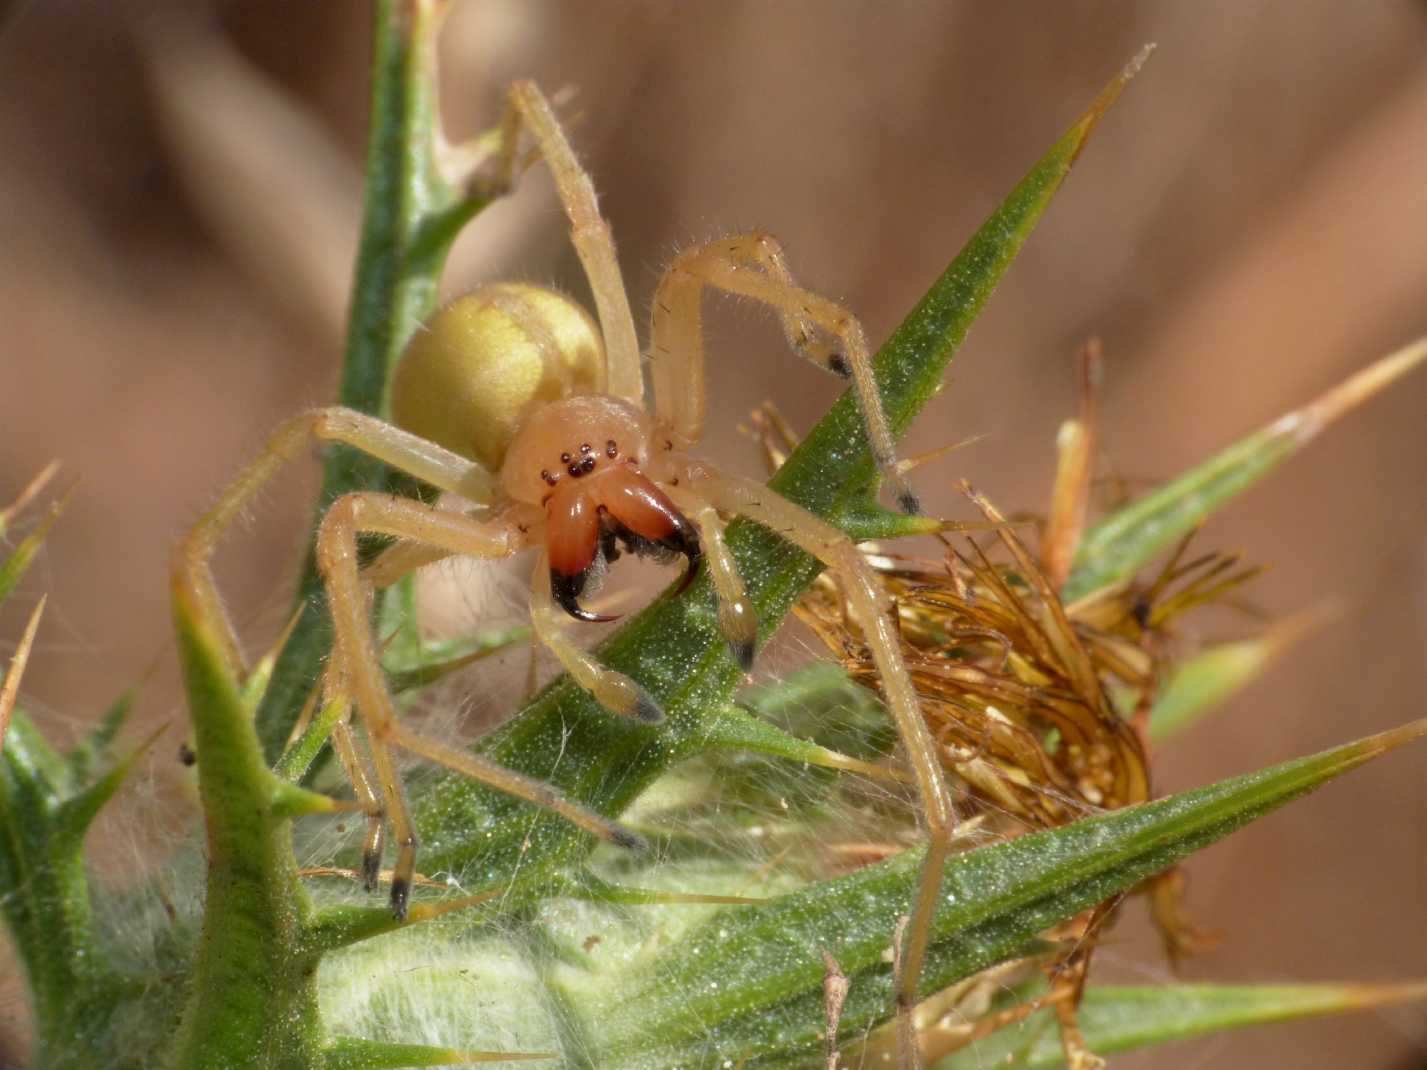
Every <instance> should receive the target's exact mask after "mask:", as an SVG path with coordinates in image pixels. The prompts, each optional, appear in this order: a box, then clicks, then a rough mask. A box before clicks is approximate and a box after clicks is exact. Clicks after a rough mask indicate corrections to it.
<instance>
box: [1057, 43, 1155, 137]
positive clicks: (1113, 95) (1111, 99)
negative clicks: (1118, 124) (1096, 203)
mask: <svg viewBox="0 0 1427 1070" xmlns="http://www.w3.org/2000/svg"><path fill="white" fill-rule="evenodd" d="M1157 47H1158V46H1157V45H1156V44H1155V43H1154V42H1153V41H1151V42H1148V43H1146V44H1145V45H1144V46H1143V47H1142V48H1141V49H1140V50H1139V51H1138V52H1136V53H1135V56H1134V58H1133V59H1131V60H1130V62H1129V63H1127V64H1125V66H1124V68H1123V69H1122V70H1121V71H1120V73H1119V74H1118V75H1117V76H1116V77H1115V79H1114V81H1112V82H1111V83H1110V84H1109V85H1107V86H1106V87H1105V88H1104V89H1102V90H1101V91H1100V95H1099V96H1098V97H1096V98H1095V101H1094V103H1093V104H1091V105H1090V107H1089V108H1088V109H1086V112H1085V114H1084V115H1083V116H1082V117H1081V119H1080V121H1079V122H1078V123H1076V124H1075V126H1073V127H1071V133H1072V134H1073V133H1075V132H1076V131H1080V136H1079V138H1078V139H1077V140H1076V144H1075V149H1074V151H1073V152H1072V154H1071V156H1070V163H1071V164H1074V163H1075V161H1076V160H1078V159H1079V158H1080V153H1081V152H1082V151H1083V150H1084V148H1085V143H1086V142H1087V141H1088V140H1089V138H1090V132H1091V131H1092V130H1094V129H1095V125H1096V124H1097V123H1098V122H1099V121H1100V119H1101V117H1102V116H1104V114H1105V113H1106V112H1107V111H1109V110H1110V106H1111V105H1112V104H1114V103H1115V101H1117V100H1119V99H1120V94H1121V93H1123V92H1124V91H1125V86H1127V85H1129V84H1130V79H1131V78H1133V77H1134V76H1135V75H1137V74H1139V73H1140V68H1141V67H1143V66H1144V65H1145V64H1146V63H1148V62H1149V58H1150V53H1152V52H1153V51H1154V50H1155V49H1156V48H1157ZM1069 136H1070V135H1069V134H1067V138H1068V137H1069Z"/></svg>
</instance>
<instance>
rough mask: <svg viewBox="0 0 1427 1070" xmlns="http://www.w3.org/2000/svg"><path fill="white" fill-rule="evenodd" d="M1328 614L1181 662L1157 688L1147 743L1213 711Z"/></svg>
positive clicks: (1298, 619) (1292, 621) (1306, 616)
mask: <svg viewBox="0 0 1427 1070" xmlns="http://www.w3.org/2000/svg"><path fill="white" fill-rule="evenodd" d="M1330 615H1331V610H1329V609H1323V610H1317V611H1309V612H1307V613H1300V614H1298V615H1297V616H1294V617H1290V618H1288V619H1287V620H1283V621H1280V622H1279V623H1278V624H1276V625H1274V626H1273V627H1272V628H1270V629H1269V630H1268V631H1267V632H1266V633H1265V634H1263V635H1260V636H1256V637H1254V638H1252V639H1244V640H1240V641H1239V642H1236V643H1222V644H1220V645H1218V646H1214V647H1210V648H1209V649H1208V650H1205V651H1202V652H1201V653H1199V654H1196V655H1194V656H1193V657H1191V658H1187V659H1186V660H1184V661H1182V662H1180V663H1179V664H1178V665H1177V666H1175V667H1174V669H1173V671H1172V672H1171V673H1170V674H1169V677H1168V679H1166V680H1165V682H1164V683H1163V684H1162V685H1161V686H1160V689H1159V693H1158V694H1157V695H1156V696H1155V700H1154V705H1153V706H1152V707H1151V708H1150V716H1149V724H1148V731H1149V736H1150V740H1151V741H1152V742H1155V743H1162V742H1163V741H1164V740H1166V739H1169V738H1170V737H1171V736H1173V735H1176V734H1177V733H1179V732H1182V731H1183V730H1184V729H1186V728H1188V727H1189V726H1190V725H1192V724H1194V723H1195V722H1197V721H1198V720H1199V719H1200V718H1202V717H1203V716H1204V715H1205V714H1208V713H1211V712H1213V710H1214V709H1215V708H1216V707H1217V706H1218V705H1219V704H1220V703H1222V702H1223V701H1225V700H1226V699H1227V698H1229V697H1230V696H1231V695H1233V694H1234V693H1235V692H1237V691H1239V690H1240V689H1241V688H1244V687H1246V686H1248V685H1249V684H1250V683H1252V682H1253V681H1254V680H1256V679H1258V677H1259V676H1260V675H1262V674H1263V672H1264V671H1265V670H1266V669H1268V668H1269V666H1270V665H1272V664H1273V663H1274V661H1275V660H1277V658H1278V656H1279V655H1280V654H1282V653H1283V652H1284V651H1285V650H1287V649H1288V648H1289V647H1290V646H1292V645H1293V644H1294V643H1295V642H1297V641H1298V640H1299V639H1301V638H1302V637H1303V636H1304V635H1306V634H1307V633H1308V632H1310V631H1312V630H1313V629H1315V628H1316V627H1318V626H1319V625H1321V624H1322V623H1323V621H1324V620H1326V619H1327V618H1328V617H1329V616H1330Z"/></svg>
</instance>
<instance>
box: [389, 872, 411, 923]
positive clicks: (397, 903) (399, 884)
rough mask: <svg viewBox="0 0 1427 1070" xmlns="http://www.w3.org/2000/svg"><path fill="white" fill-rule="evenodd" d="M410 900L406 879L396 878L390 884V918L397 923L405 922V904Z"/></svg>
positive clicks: (409, 888)
mask: <svg viewBox="0 0 1427 1070" xmlns="http://www.w3.org/2000/svg"><path fill="white" fill-rule="evenodd" d="M410 898H411V886H410V885H409V884H407V883H406V878H404V877H396V878H394V879H393V880H392V882H391V916H392V917H393V918H395V919H396V920H397V921H405V920H406V903H407V900H409V899H410Z"/></svg>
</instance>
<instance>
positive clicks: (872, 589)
mask: <svg viewBox="0 0 1427 1070" xmlns="http://www.w3.org/2000/svg"><path fill="white" fill-rule="evenodd" d="M675 465H676V467H677V468H678V470H679V472H680V474H681V475H682V476H684V477H685V482H686V485H687V492H688V493H692V494H698V495H702V496H704V497H705V498H706V499H707V500H708V501H709V502H710V503H711V504H712V505H714V506H715V507H717V508H718V509H720V510H721V511H723V512H725V513H737V514H741V515H743V516H746V517H748V518H749V519H751V520H754V521H756V522H758V523H759V524H762V525H763V526H765V527H767V528H770V529H771V530H773V531H774V532H776V533H777V534H779V535H781V536H783V538H785V539H787V540H788V541H789V542H792V543H793V544H794V545H796V546H798V547H800V548H801V549H803V550H804V551H806V552H807V553H809V554H812V555H813V556H814V557H816V558H817V559H818V560H820V561H822V562H823V563H824V564H825V565H826V566H827V567H828V568H830V569H833V570H834V571H836V572H837V573H838V577H839V579H840V580H841V581H842V585H843V588H844V590H845V591H846V592H847V603H848V609H849V611H850V613H851V615H852V617H853V619H854V620H855V621H856V622H857V624H858V626H859V627H860V628H861V629H862V632H863V635H864V636H865V638H866V641H867V645H868V647H869V649H870V650H871V652H872V659H873V661H874V663H875V664H876V666H877V672H878V675H879V677H880V678H881V682H882V693H883V695H884V697H885V698H886V700H887V708H888V711H889V712H890V713H891V715H892V718H893V720H894V721H895V722H896V726H897V732H898V734H899V736H900V737H901V740H902V745H903V746H904V747H905V748H906V751H907V758H908V760H909V761H910V763H911V766H912V773H913V775H914V777H915V780H916V783H917V792H918V795H919V796H920V800H921V807H922V815H923V820H924V821H925V822H926V829H927V840H928V843H927V852H926V858H925V860H924V861H923V863H922V873H921V878H920V880H919V882H918V886H917V892H916V898H915V899H914V901H913V904H912V911H911V920H910V922H909V923H908V924H907V927H906V934H905V936H904V938H903V943H902V955H901V970H900V973H899V976H898V978H897V982H896V1010H897V1020H898V1047H899V1050H900V1052H901V1059H902V1064H903V1065H904V1066H916V1065H918V1063H919V1057H918V1055H917V1051H916V1035H915V1028H914V1026H913V1022H912V1011H913V1009H914V1007H915V1006H916V1002H917V987H918V982H919V980H920V978H921V972H922V966H923V963H924V962H925V959H926V950H927V945H928V943H929V941H930V938H931V932H932V921H933V919H934V916H935V913H936V903H937V898H938V894H939V892H940V889H941V878H942V871H943V869H944V868H945V865H946V859H947V855H948V854H949V853H950V850H951V842H950V837H951V832H952V829H953V828H954V826H955V823H956V812H955V809H954V808H953V805H952V800H951V793H950V791H949V790H948V788H947V785H946V780H945V778H944V776H943V774H942V768H941V763H940V762H939V761H938V759H937V748H936V743H935V741H934V740H933V738H932V735H931V732H930V731H929V729H928V728H927V724H926V721H925V719H924V718H923V717H922V713H921V705H920V703H919V702H918V701H917V694H916V690H915V688H914V687H913V684H912V678H911V674H910V673H909V672H908V671H907V666H906V662H905V661H904V660H903V658H902V653H901V646H900V645H899V642H898V638H897V631H896V623H895V612H896V611H895V607H894V606H893V604H892V600H891V598H890V597H889V596H888V594H887V592H886V590H885V589H884V588H883V587H882V584H881V583H880V581H879V580H878V579H877V575H876V573H875V572H874V571H873V569H872V567H871V566H870V565H868V563H867V562H866V560H864V559H863V557H862V554H861V553H860V552H859V551H858V549H857V547H856V545H855V544H854V543H853V542H852V540H850V539H849V538H848V537H847V536H846V535H844V534H843V533H842V532H841V531H839V530H838V529H837V528H835V527H833V526H832V525H830V524H828V523H826V522H825V521H823V520H820V519H819V518H817V517H815V516H813V515H812V514H811V513H809V512H808V511H807V510H805V509H802V508H801V507H799V506H797V505H794V504H793V503H792V502H790V501H788V500H787V499H786V498H784V497H782V496H781V495H779V494H777V493H776V492H775V491H772V490H769V489H768V487H766V486H764V485H763V484H761V483H758V482H756V481H754V480H751V479H744V478H741V477H738V476H731V475H725V474H723V473H721V472H718V471H716V470H715V469H713V468H712V467H711V466H709V465H708V464H706V463H703V462H699V461H694V460H682V461H676V462H675Z"/></svg>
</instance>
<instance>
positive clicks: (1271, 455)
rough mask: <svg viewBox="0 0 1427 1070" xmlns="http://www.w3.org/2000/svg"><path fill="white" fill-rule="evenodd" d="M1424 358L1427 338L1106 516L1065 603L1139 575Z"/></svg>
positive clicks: (1087, 544)
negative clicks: (1163, 552) (1166, 550)
mask: <svg viewBox="0 0 1427 1070" xmlns="http://www.w3.org/2000/svg"><path fill="white" fill-rule="evenodd" d="M1424 358H1427V339H1420V340H1418V341H1416V342H1413V343H1412V344H1411V345H1409V346H1405V347H1404V348H1402V349H1399V350H1398V351H1397V352H1395V353H1391V354H1389V355H1388V356H1386V357H1383V358H1381V359H1380V360H1378V361H1376V362H1375V363H1373V364H1371V365H1369V366H1368V367H1367V368H1364V369H1363V370H1362V371H1360V372H1358V373H1357V374H1355V375H1353V376H1350V377H1349V378H1348V379H1346V380H1345V381H1344V382H1342V383H1339V384H1338V385H1337V386H1336V387H1334V388H1333V389H1332V390H1330V391H1328V392H1327V393H1326V394H1324V395H1322V396H1321V397H1319V398H1318V399H1317V400H1315V401H1313V402H1312V403H1310V404H1308V405H1306V406H1305V407H1303V408H1301V409H1298V410H1296V411H1294V412H1290V413H1288V414H1287V415H1285V416H1281V417H1279V418H1278V419H1277V420H1275V421H1274V422H1273V423H1271V424H1269V425H1268V426H1267V427H1263V428H1260V429H1259V430H1258V431H1255V432H1254V433H1253V434H1251V435H1249V436H1248V437H1246V438H1243V439H1240V440H1239V441H1238V442H1236V443H1234V444H1233V445H1232V446H1230V447H1228V449H1225V450H1223V451H1222V452H1220V453H1218V454H1216V455H1215V456H1213V457H1211V458H1209V460H1207V461H1205V462H1204V463H1203V464H1201V465H1198V466H1197V467H1195V468H1192V469H1190V470H1189V471H1188V472H1186V473H1184V474H1183V475H1181V476H1179V477H1178V478H1177V479H1174V480H1171V481H1170V482H1169V483H1166V484H1165V485H1164V486H1162V487H1160V488H1159V489H1158V490H1155V491H1152V492H1151V493H1149V494H1147V495H1145V496H1144V497H1143V498H1140V499H1139V500H1137V501H1133V502H1131V503H1130V504H1129V505H1126V506H1124V507H1123V508H1121V509H1119V510H1117V511H1116V512H1114V513H1112V514H1111V515H1109V516H1107V517H1106V518H1105V519H1103V520H1101V521H1100V522H1099V523H1098V524H1096V525H1095V526H1094V527H1093V528H1091V529H1090V531H1088V532H1087V533H1086V535H1085V538H1084V540H1083V541H1082V542H1081V544H1080V548H1079V549H1078V550H1077V551H1076V554H1075V563H1074V566H1073V568H1072V571H1071V574H1070V579H1069V580H1068V581H1066V585H1065V589H1064V590H1063V591H1062V592H1061V596H1062V597H1063V598H1064V599H1065V601H1067V602H1072V601H1074V600H1075V599H1077V598H1081V597H1084V596H1085V595H1088V594H1090V593H1091V592H1092V591H1098V590H1099V589H1100V588H1102V587H1107V586H1109V585H1110V584H1113V583H1119V582H1120V581H1122V580H1126V579H1128V578H1129V577H1131V576H1133V575H1134V574H1135V572H1136V571H1137V570H1138V569H1139V568H1140V566H1141V565H1143V564H1145V563H1146V562H1147V561H1149V559H1150V558H1152V557H1154V555H1155V554H1157V553H1159V552H1160V551H1161V550H1163V549H1164V548H1165V547H1167V546H1168V545H1169V544H1170V543H1172V542H1174V541H1175V540H1176V539H1179V538H1182V537H1183V536H1184V535H1185V534H1186V533H1187V532H1189V531H1190V530H1191V529H1193V527H1194V526H1195V525H1196V524H1198V523H1199V522H1200V521H1202V520H1203V519H1204V518H1205V517H1207V516H1208V515H1209V514H1210V513H1212V512H1214V510H1216V509H1218V508H1219V507H1220V506H1222V505H1224V504H1225V503H1227V502H1228V501H1229V499H1231V498H1233V497H1234V496H1235V495H1237V494H1239V493H1240V492H1241V491H1243V490H1245V489H1247V488H1248V487H1250V486H1252V485H1253V484H1254V483H1255V482H1257V481H1258V480H1259V479H1260V478H1262V477H1263V476H1264V475H1266V474H1268V473H1269V472H1270V471H1272V470H1273V469H1274V468H1275V467H1277V466H1278V464H1279V463H1280V462H1281V461H1283V460H1284V459H1285V458H1287V457H1289V456H1291V455H1292V454H1294V453H1296V452H1297V451H1298V450H1299V449H1301V448H1302V447H1303V446H1305V445H1307V444H1308V443H1309V442H1311V441H1312V440H1313V439H1314V438H1315V437H1316V436H1317V435H1318V433H1319V432H1320V431H1322V430H1323V429H1324V428H1325V427H1327V426H1328V425H1329V424H1331V423H1333V422H1334V421H1335V420H1337V419H1338V417H1340V416H1342V415H1344V414H1345V413H1347V412H1350V411H1351V410H1352V409H1354V408H1356V407H1357V406H1358V405H1360V404H1362V403H1363V402H1364V401H1366V400H1367V399H1369V398H1371V397H1373V396H1374V395H1375V394H1377V393H1378V392H1379V391H1381V390H1383V389H1384V388H1386V387H1387V386H1389V385H1391V384H1392V383H1393V382H1395V381H1396V380H1397V379H1399V378H1401V377H1402V376H1403V375H1406V374H1407V373H1408V372H1410V371H1411V370H1412V369H1413V368H1415V367H1416V366H1417V365H1418V364H1420V363H1421V362H1422V360H1423V359H1424Z"/></svg>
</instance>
